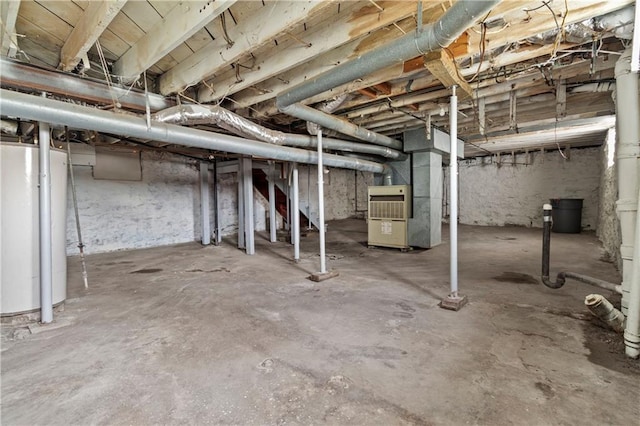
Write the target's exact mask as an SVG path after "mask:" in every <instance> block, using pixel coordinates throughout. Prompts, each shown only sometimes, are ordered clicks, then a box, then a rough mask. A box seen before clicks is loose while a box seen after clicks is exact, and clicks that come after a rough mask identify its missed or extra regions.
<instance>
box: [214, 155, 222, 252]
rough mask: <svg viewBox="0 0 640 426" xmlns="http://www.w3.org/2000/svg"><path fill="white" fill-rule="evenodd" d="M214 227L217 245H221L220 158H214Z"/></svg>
mask: <svg viewBox="0 0 640 426" xmlns="http://www.w3.org/2000/svg"><path fill="white" fill-rule="evenodd" d="M213 212H214V215H215V217H214V220H213V228H214V230H215V245H220V242H221V241H222V235H221V234H220V210H219V206H218V159H217V158H214V159H213Z"/></svg>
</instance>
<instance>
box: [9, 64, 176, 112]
mask: <svg viewBox="0 0 640 426" xmlns="http://www.w3.org/2000/svg"><path fill="white" fill-rule="evenodd" d="M0 69H2V79H1V80H0V83H1V84H2V87H3V88H7V87H11V88H15V89H22V90H35V91H38V92H47V93H53V94H56V95H60V96H64V97H67V96H68V97H72V98H76V99H82V100H86V101H91V102H96V103H101V104H107V105H111V104H112V103H113V98H112V96H115V98H116V99H117V101H118V103H120V104H121V106H122V108H127V109H132V110H136V111H144V110H145V107H146V105H147V104H149V108H150V109H151V111H157V110H161V109H165V108H169V107H170V106H172V105H175V102H174V101H173V100H171V99H169V98H165V97H163V96H160V95H158V94H155V93H148V94H145V93H144V92H141V91H139V90H137V89H132V90H131V89H127V88H126V87H119V86H117V85H115V86H111V87H109V86H107V85H106V84H104V82H103V81H98V80H93V79H91V78H87V77H82V78H81V77H78V76H77V75H73V74H69V73H65V72H62V71H59V70H58V71H52V70H48V69H43V68H39V67H36V66H33V65H27V64H23V63H20V62H16V61H13V60H10V59H7V58H4V57H0Z"/></svg>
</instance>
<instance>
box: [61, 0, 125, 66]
mask: <svg viewBox="0 0 640 426" xmlns="http://www.w3.org/2000/svg"><path fill="white" fill-rule="evenodd" d="M126 2H127V0H101V1H92V2H90V3H89V5H88V6H87V8H86V9H85V11H84V13H83V14H82V18H80V22H77V23H76V25H75V27H74V28H73V31H72V32H71V35H70V36H69V38H67V40H66V41H65V43H64V46H62V50H61V51H60V66H59V67H60V68H61V69H62V70H63V71H71V70H72V69H74V68H75V67H76V65H78V63H79V62H80V61H81V60H82V58H83V56H84V55H86V54H87V52H88V51H89V49H91V46H93V45H94V44H95V42H96V41H97V40H98V38H99V37H100V36H101V35H102V33H103V32H104V30H105V29H106V28H107V26H109V24H110V23H111V21H112V20H113V18H115V17H116V15H117V14H118V13H119V12H120V9H122V7H123V6H124V5H125V3H126Z"/></svg>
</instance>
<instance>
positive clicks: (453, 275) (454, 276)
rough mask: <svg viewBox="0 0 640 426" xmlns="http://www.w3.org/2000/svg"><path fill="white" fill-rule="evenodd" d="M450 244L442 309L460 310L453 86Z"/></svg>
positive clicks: (455, 99)
mask: <svg viewBox="0 0 640 426" xmlns="http://www.w3.org/2000/svg"><path fill="white" fill-rule="evenodd" d="M449 135H450V137H451V147H450V151H449V197H450V201H449V205H450V215H449V239H450V241H449V244H450V248H451V252H450V264H449V266H450V281H451V293H450V294H449V296H448V297H447V298H446V299H444V300H443V301H442V303H441V304H440V306H441V307H443V308H445V309H451V310H454V311H457V310H459V309H460V308H462V307H463V306H464V305H465V304H466V303H467V298H466V297H465V296H462V295H460V294H458V97H457V96H456V86H455V85H454V86H451V106H450V108H449Z"/></svg>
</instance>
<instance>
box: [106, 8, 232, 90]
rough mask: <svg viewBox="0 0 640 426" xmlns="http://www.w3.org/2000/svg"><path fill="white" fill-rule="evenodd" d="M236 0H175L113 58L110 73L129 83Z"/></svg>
mask: <svg viewBox="0 0 640 426" xmlns="http://www.w3.org/2000/svg"><path fill="white" fill-rule="evenodd" d="M235 2H236V0H216V1H214V2H211V1H210V0H206V1H205V0H198V1H189V2H181V3H178V4H177V5H176V6H175V7H174V8H173V9H171V10H170V11H169V13H168V14H167V15H166V16H165V17H164V19H162V21H160V22H159V23H158V24H156V25H155V26H154V27H153V28H152V29H151V30H150V31H148V32H147V33H146V34H145V35H144V37H142V38H141V39H140V40H139V41H138V42H137V43H136V44H134V45H133V46H131V48H130V49H129V50H128V51H127V53H125V54H124V55H123V56H122V57H121V58H120V59H118V60H117V61H116V63H115V64H114V66H113V72H114V74H116V75H118V76H120V77H121V78H122V80H123V81H125V82H131V81H133V80H135V79H136V78H137V77H138V75H140V74H141V73H142V72H143V71H145V70H146V69H148V68H149V67H151V66H152V65H153V64H155V63H156V62H158V61H159V60H160V59H162V58H163V57H164V56H165V55H167V54H168V53H169V52H171V51H172V50H173V49H175V48H176V47H178V46H179V45H180V44H182V43H183V42H184V41H186V40H187V39H188V38H189V37H191V36H192V35H194V34H195V33H196V32H198V31H199V30H200V29H202V27H204V26H205V25H207V24H208V23H209V22H211V21H212V20H213V19H215V18H216V17H218V16H219V15H220V14H221V13H224V11H225V10H227V9H228V8H229V7H230V6H231V5H233V4H234V3H235Z"/></svg>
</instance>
